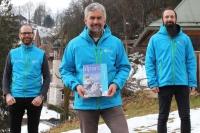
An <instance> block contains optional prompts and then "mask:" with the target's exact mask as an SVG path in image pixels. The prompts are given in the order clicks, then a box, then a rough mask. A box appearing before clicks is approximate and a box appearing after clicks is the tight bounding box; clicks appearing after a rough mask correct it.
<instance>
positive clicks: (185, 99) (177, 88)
mask: <svg viewBox="0 0 200 133" xmlns="http://www.w3.org/2000/svg"><path fill="white" fill-rule="evenodd" d="M159 90H160V91H159V93H158V99H159V116H158V127H157V130H158V133H167V120H168V116H169V112H170V106H171V101H172V97H173V96H175V100H176V103H177V106H178V113H179V117H180V120H181V128H180V129H181V133H190V132H191V123H190V102H189V94H190V90H189V88H188V86H182V85H174V86H164V87H160V88H159Z"/></svg>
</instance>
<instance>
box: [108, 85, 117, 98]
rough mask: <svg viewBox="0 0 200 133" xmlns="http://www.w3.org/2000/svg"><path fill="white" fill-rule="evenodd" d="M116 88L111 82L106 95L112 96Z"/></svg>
mask: <svg viewBox="0 0 200 133" xmlns="http://www.w3.org/2000/svg"><path fill="white" fill-rule="evenodd" d="M116 90H117V85H116V84H111V85H110V86H109V89H108V96H109V97H112V96H113V95H114V94H115V93H116Z"/></svg>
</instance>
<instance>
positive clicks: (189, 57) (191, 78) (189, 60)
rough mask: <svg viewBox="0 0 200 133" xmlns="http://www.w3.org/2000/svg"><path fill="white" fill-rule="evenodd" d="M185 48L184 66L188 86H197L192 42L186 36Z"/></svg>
mask: <svg viewBox="0 0 200 133" xmlns="http://www.w3.org/2000/svg"><path fill="white" fill-rule="evenodd" d="M187 46H188V47H187V49H186V67H187V72H188V84H189V87H197V63H196V56H195V52H194V49H193V46H192V42H191V40H190V38H189V37H188V45H187Z"/></svg>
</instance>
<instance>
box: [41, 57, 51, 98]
mask: <svg viewBox="0 0 200 133" xmlns="http://www.w3.org/2000/svg"><path fill="white" fill-rule="evenodd" d="M42 75H43V85H42V91H41V95H43V96H44V97H46V95H47V91H48V89H49V84H50V72H49V65H48V60H47V57H46V54H44V57H43V63H42Z"/></svg>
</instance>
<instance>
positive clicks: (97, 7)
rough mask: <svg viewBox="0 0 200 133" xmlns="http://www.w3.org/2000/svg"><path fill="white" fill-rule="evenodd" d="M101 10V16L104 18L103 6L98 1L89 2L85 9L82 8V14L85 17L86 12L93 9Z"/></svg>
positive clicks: (104, 10)
mask: <svg viewBox="0 0 200 133" xmlns="http://www.w3.org/2000/svg"><path fill="white" fill-rule="evenodd" d="M97 10H98V11H101V12H102V13H103V16H104V17H105V18H106V9H105V7H104V6H103V5H102V4H100V3H97V2H95V3H91V4H89V5H88V6H87V7H86V8H85V10H84V15H85V18H86V17H87V16H88V12H93V11H97Z"/></svg>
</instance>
